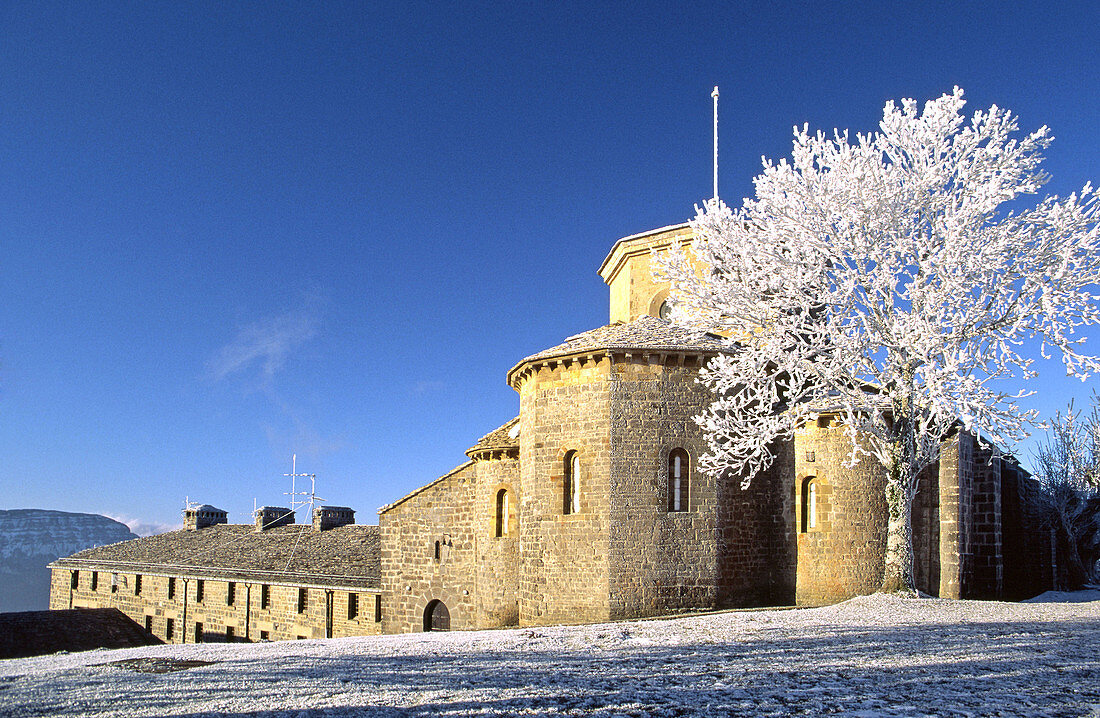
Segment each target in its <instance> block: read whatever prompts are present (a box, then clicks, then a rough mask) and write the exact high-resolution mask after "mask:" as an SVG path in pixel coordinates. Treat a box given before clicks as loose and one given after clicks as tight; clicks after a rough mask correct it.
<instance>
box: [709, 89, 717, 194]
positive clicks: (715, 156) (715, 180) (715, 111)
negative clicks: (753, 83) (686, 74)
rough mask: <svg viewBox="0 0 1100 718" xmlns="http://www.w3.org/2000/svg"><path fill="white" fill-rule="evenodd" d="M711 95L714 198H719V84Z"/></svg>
mask: <svg viewBox="0 0 1100 718" xmlns="http://www.w3.org/2000/svg"><path fill="white" fill-rule="evenodd" d="M710 96H711V97H713V98H714V199H718V85H715V86H714V92H711V93H710Z"/></svg>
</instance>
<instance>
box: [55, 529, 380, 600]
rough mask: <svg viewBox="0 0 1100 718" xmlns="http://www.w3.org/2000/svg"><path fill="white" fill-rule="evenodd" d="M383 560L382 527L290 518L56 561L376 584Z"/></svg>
mask: <svg viewBox="0 0 1100 718" xmlns="http://www.w3.org/2000/svg"><path fill="white" fill-rule="evenodd" d="M379 560H380V546H379V534H378V527H377V526H363V525H356V524H351V525H348V526H340V527H337V528H332V529H328V530H325V531H317V530H315V529H314V528H313V527H312V525H311V524H291V525H289V526H280V527H277V528H271V529H267V530H266V531H263V532H258V531H256V527H255V526H253V525H252V524H220V525H217V526H209V527H207V528H204V529H200V530H198V531H188V530H186V529H184V530H181V531H172V532H169V533H164V534H158V535H156V536H146V537H145V538H139V539H133V540H131V541H123V542H122V543H116V544H111V545H109V546H99V547H97V548H90V549H87V550H84V551H80V552H79V553H75V554H73V555H72V556H69V557H67V558H60V559H58V560H57V561H55V562H54V563H53V564H51V565H52V566H56V567H62V568H73V569H91V568H92V567H93V566H95V567H102V568H100V569H99V570H115V571H120V572H128V573H142V572H145V573H167V574H182V575H194V576H209V577H212V578H230V579H240V580H257V581H260V580H262V581H268V582H280V581H285V582H292V583H309V584H315V585H333V586H357V587H361V588H378V587H379V586H381V568H380V564H379Z"/></svg>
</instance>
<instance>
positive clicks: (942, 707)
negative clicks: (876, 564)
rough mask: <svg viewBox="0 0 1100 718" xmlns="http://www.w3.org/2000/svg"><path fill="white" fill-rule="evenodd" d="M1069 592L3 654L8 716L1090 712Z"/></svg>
mask: <svg viewBox="0 0 1100 718" xmlns="http://www.w3.org/2000/svg"><path fill="white" fill-rule="evenodd" d="M1056 598H1057V597H1056ZM1072 598H1073V599H1074V601H1076V602H1070V601H1066V602H1060V603H1025V604H1009V603H990V602H977V601H941V600H938V599H908V600H906V599H899V598H893V597H886V596H871V597H866V598H859V599H855V600H852V601H848V602H846V603H843V604H839V605H837V606H831V607H827V608H819V609H802V610H786V611H755V612H734V613H724V614H713V615H709V616H702V617H694V618H683V619H675V620H658V621H638V622H630V623H613V624H601V625H592V626H578V627H554V628H534V629H514V630H507V631H485V632H473V633H450V634H423V633H422V634H412V635H402V636H382V637H378V638H353V639H336V640H330V641H296V642H285V643H267V644H260V645H242V644H236V645H232V644H230V645H226V644H217V645H214V644H206V645H187V646H155V647H149V648H138V649H128V650H121V651H93V652H90V653H81V654H71V655H58V656H46V657H41V658H28V659H20V660H11V661H0V715H3V716H90V715H95V716H163V715H173V716H188V718H198V717H199V716H215V715H226V714H229V715H235V716H250V717H253V716H307V717H308V718H321V717H322V716H358V715H370V716H424V717H427V716H437V715H443V716H465V715H530V716H556V715H562V714H564V715H586V716H613V715H614V716H679V715H719V716H724V715H748V716H758V715H760V716H788V715H805V716H819V715H823V714H830V713H833V714H841V715H848V716H989V715H1000V716H1096V715H1100V649H1098V646H1100V591H1094V592H1092V593H1091V594H1088V595H1082V594H1077V595H1075V596H1073V597H1072ZM1083 599H1090V600H1088V601H1084V600H1083Z"/></svg>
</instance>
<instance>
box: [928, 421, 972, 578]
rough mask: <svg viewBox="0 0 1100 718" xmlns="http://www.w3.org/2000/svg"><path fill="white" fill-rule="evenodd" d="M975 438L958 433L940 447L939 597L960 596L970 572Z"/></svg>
mask: <svg viewBox="0 0 1100 718" xmlns="http://www.w3.org/2000/svg"><path fill="white" fill-rule="evenodd" d="M975 448H976V445H975V442H974V438H973V437H972V436H971V435H969V434H967V433H965V432H960V433H958V434H957V435H956V436H955V437H953V438H952V439H950V440H948V441H945V442H944V443H943V446H942V447H941V449H940V477H939V478H940V480H939V484H940V486H939V489H940V590H939V593H938V594H937V595H939V597H940V598H963V597H965V595H966V590H967V587H966V582H967V577H968V575H969V572H970V566H971V561H970V533H971V520H970V515H971V497H972V486H973V481H974V472H973V469H974V452H975Z"/></svg>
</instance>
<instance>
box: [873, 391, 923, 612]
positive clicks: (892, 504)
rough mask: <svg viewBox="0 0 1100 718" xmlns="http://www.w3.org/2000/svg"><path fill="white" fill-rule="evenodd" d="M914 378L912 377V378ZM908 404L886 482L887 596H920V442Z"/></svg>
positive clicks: (896, 426) (897, 425)
mask: <svg viewBox="0 0 1100 718" xmlns="http://www.w3.org/2000/svg"><path fill="white" fill-rule="evenodd" d="M910 376H911V374H910ZM908 410H909V403H908V402H905V403H904V404H903V405H902V407H900V408H899V410H898V411H897V413H896V414H895V423H894V430H895V431H896V434H895V436H896V438H895V441H894V449H893V458H894V465H893V466H891V467H890V476H889V478H888V479H887V481H886V509H887V511H888V512H889V522H888V523H887V525H886V566H885V570H884V571H883V576H882V588H881V589H880V590H881V591H883V592H884V593H899V592H904V593H908V594H911V595H914V596H915V595H916V593H917V580H916V575H915V571H914V567H913V496H914V495H915V494H916V483H917V472H916V460H917V438H916V436H915V422H914V421H913V417H912V415H910V414H909V411H908Z"/></svg>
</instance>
